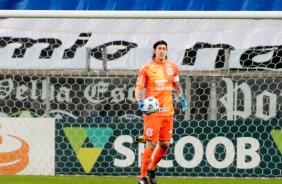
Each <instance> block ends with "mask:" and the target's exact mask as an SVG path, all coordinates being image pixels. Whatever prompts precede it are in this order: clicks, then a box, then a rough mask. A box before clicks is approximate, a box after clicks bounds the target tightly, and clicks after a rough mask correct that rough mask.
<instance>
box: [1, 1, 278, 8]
mask: <svg viewBox="0 0 282 184" xmlns="http://www.w3.org/2000/svg"><path fill="white" fill-rule="evenodd" d="M0 9H2V10H142V11H144V10H145V11H146V10H147V11H149V10H151V11H152V10H156V11H158V10H167V11H187V10H188V11H279V10H281V9H282V6H281V1H280V0H268V1H264V0H253V1H246V0H236V1H227V0H225V1H222V0H213V1H210V0H178V1H172V0H160V1H152V0H134V1H132V0H122V1H120V0H104V1H100V0H59V1H55V0H52V1H44V3H42V2H41V1H37V0H2V1H0Z"/></svg>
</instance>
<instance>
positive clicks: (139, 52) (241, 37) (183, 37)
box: [0, 19, 282, 71]
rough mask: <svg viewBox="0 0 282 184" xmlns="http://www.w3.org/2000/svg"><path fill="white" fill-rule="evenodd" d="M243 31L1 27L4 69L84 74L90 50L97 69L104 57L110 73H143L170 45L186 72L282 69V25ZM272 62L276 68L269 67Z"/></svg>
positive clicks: (172, 57) (172, 55)
mask: <svg viewBox="0 0 282 184" xmlns="http://www.w3.org/2000/svg"><path fill="white" fill-rule="evenodd" d="M164 21H165V20H162V22H164ZM168 21H169V20H168ZM48 22H50V23H51V22H52V19H49V20H48V21H46V20H45V23H46V25H47V23H48ZM84 24H87V22H85V23H84V22H79V25H78V26H82V27H86V25H84ZM164 25H165V24H164ZM214 26H215V25H214ZM239 28H240V27H236V28H234V29H230V28H229V29H227V30H220V31H219V30H212V29H211V31H209V30H206V31H203V32H183V33H180V32H166V30H165V29H164V31H163V32H164V33H161V34H159V33H155V32H152V33H149V32H148V33H142V34H141V33H134V34H132V33H131V34H128V33H120V32H118V33H114V34H110V33H100V32H99V33H95V31H92V32H89V31H87V32H86V31H83V29H81V32H58V31H57V32H50V31H44V30H43V31H42V30H19V29H17V30H14V29H5V28H0V55H1V59H0V68H1V69H78V70H83V69H85V68H86V67H87V51H86V50H87V48H88V49H89V50H90V64H89V65H90V68H91V69H92V70H100V69H102V68H103V58H102V55H103V54H104V56H105V55H106V56H107V69H109V70H139V69H140V67H141V66H142V65H143V64H145V63H147V62H148V61H150V60H151V57H152V51H153V48H152V47H153V44H154V43H155V42H156V41H158V40H165V41H166V42H167V43H168V59H169V60H171V61H173V62H175V63H176V64H177V65H178V66H179V69H180V70H183V71H185V70H193V71H194V70H218V69H223V68H224V65H225V67H226V66H227V67H228V68H239V69H240V68H265V69H271V70H280V68H281V66H280V65H277V63H278V62H279V61H280V58H277V57H276V56H279V57H280V49H281V48H280V47H281V43H282V35H281V34H282V33H281V28H282V26H279V25H276V26H269V27H255V28H250V27H248V28H242V29H239ZM41 29H42V28H41ZM281 55H282V54H281ZM278 60H279V61H278ZM88 61H89V60H88ZM272 62H274V63H272ZM226 63H228V64H226ZM269 63H272V65H269V67H268V66H267V64H269Z"/></svg>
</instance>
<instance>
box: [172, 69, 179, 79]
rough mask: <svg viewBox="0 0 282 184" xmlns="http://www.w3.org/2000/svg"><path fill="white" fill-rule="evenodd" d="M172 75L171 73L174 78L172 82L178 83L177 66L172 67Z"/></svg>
mask: <svg viewBox="0 0 282 184" xmlns="http://www.w3.org/2000/svg"><path fill="white" fill-rule="evenodd" d="M173 71H174V73H173V76H174V78H173V82H178V81H179V76H178V73H179V71H178V66H177V65H174V70H173Z"/></svg>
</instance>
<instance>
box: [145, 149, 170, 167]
mask: <svg viewBox="0 0 282 184" xmlns="http://www.w3.org/2000/svg"><path fill="white" fill-rule="evenodd" d="M166 151H167V149H166V150H164V149H161V148H160V147H158V148H157V150H156V151H155V154H154V158H153V160H152V162H151V164H150V167H149V169H150V170H155V168H156V166H157V164H158V163H159V161H160V160H161V159H162V158H163V157H164V156H165V154H166Z"/></svg>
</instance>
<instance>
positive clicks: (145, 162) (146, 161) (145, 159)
mask: <svg viewBox="0 0 282 184" xmlns="http://www.w3.org/2000/svg"><path fill="white" fill-rule="evenodd" d="M153 152H154V151H152V150H150V149H149V148H145V149H144V152H143V155H142V164H141V175H140V178H143V177H146V176H147V170H148V167H149V165H150V162H151V156H152V154H153Z"/></svg>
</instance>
